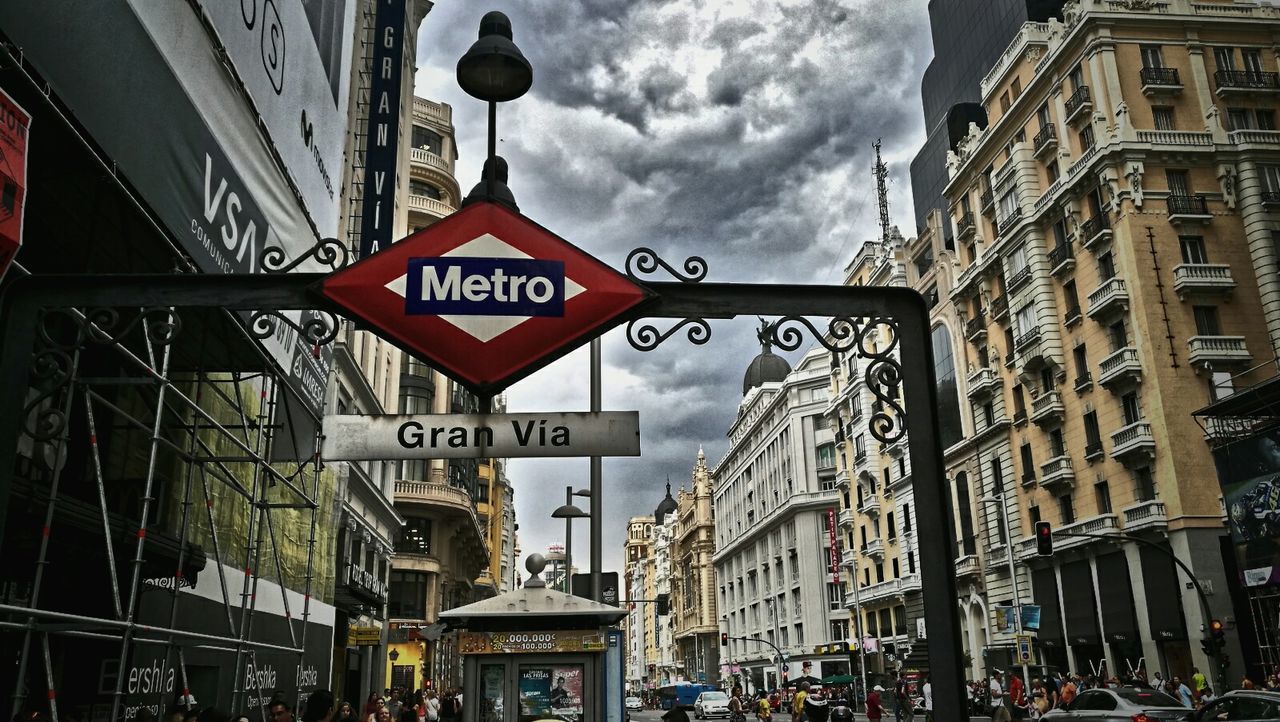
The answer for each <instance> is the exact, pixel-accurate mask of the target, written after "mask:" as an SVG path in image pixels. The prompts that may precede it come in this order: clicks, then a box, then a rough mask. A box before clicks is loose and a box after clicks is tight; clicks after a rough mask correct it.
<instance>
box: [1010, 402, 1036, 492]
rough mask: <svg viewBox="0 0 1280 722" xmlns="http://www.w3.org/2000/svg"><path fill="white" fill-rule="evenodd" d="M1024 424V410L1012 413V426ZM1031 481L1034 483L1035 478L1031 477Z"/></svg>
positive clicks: (1025, 418) (1025, 421) (1025, 413)
mask: <svg viewBox="0 0 1280 722" xmlns="http://www.w3.org/2000/svg"><path fill="white" fill-rule="evenodd" d="M1025 423H1027V410H1026V409H1016V410H1015V411H1014V412H1013V425H1014V426H1022V425H1023V424H1025ZM1031 480H1032V481H1035V477H1034V476H1033V477H1031Z"/></svg>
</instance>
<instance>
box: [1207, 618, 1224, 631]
mask: <svg viewBox="0 0 1280 722" xmlns="http://www.w3.org/2000/svg"><path fill="white" fill-rule="evenodd" d="M1209 629H1211V630H1213V631H1214V632H1221V631H1222V630H1223V626H1222V620H1221V619H1215V620H1213V621H1211V622H1209Z"/></svg>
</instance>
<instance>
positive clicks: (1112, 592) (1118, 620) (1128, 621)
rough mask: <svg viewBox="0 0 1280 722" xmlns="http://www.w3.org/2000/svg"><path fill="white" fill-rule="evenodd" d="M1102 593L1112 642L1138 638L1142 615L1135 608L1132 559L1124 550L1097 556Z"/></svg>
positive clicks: (1105, 621)
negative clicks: (1131, 583) (1126, 557)
mask: <svg viewBox="0 0 1280 722" xmlns="http://www.w3.org/2000/svg"><path fill="white" fill-rule="evenodd" d="M1097 564H1098V579H1100V580H1102V579H1106V580H1109V581H1108V583H1106V584H1101V585H1100V586H1101V589H1099V590H1098V597H1099V598H1100V600H1101V602H1102V627H1103V629H1104V630H1105V631H1106V637H1107V641H1108V642H1134V641H1137V639H1138V619H1137V617H1136V616H1135V615H1134V611H1133V590H1132V589H1131V588H1130V586H1129V562H1128V561H1127V560H1126V559H1125V555H1124V552H1116V553H1113V554H1104V555H1102V556H1100V557H1098V559H1097Z"/></svg>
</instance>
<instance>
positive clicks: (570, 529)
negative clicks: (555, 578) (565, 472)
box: [563, 486, 573, 594]
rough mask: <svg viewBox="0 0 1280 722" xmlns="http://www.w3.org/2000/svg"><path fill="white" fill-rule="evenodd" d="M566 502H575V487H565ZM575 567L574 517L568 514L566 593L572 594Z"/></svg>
mask: <svg viewBox="0 0 1280 722" xmlns="http://www.w3.org/2000/svg"><path fill="white" fill-rule="evenodd" d="M564 503H565V504H566V505H569V504H573V487H572V486H566V487H565V488H564ZM572 569H573V517H571V516H568V517H565V519H564V581H563V584H564V593H565V594H572V593H573V591H572V588H571V587H570V585H569V577H570V576H572V572H571V570H572Z"/></svg>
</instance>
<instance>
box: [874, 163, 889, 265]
mask: <svg viewBox="0 0 1280 722" xmlns="http://www.w3.org/2000/svg"><path fill="white" fill-rule="evenodd" d="M872 147H873V148H875V149H876V164H875V165H874V166H873V167H872V169H871V174H872V175H874V176H875V177H876V199H877V200H879V201H880V240H881V242H883V243H885V244H886V245H888V243H889V191H888V189H887V188H886V187H885V181H886V180H887V179H888V178H889V168H888V167H886V166H885V164H884V161H882V160H880V139H879V138H876V142H875V143H873V144H872Z"/></svg>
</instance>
